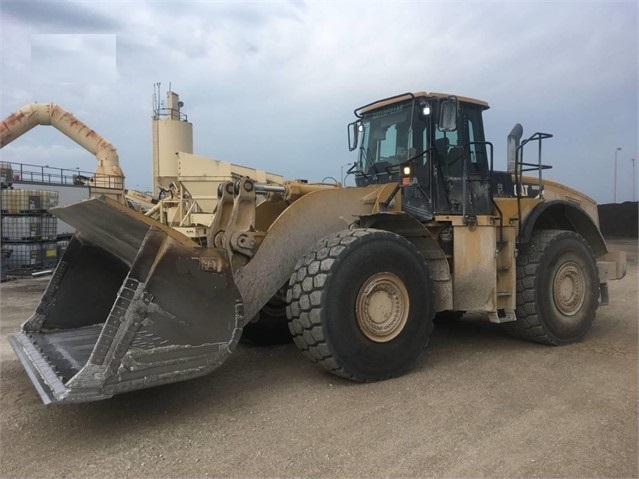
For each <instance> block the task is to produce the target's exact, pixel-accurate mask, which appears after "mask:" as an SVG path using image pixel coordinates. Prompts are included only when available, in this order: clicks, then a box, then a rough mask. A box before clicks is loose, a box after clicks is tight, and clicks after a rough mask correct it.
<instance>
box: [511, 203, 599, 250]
mask: <svg viewBox="0 0 639 479" xmlns="http://www.w3.org/2000/svg"><path fill="white" fill-rule="evenodd" d="M550 228H554V229H565V230H570V231H574V232H575V233H579V234H580V235H581V236H583V237H584V238H585V239H586V241H588V243H589V244H590V246H591V247H592V249H593V251H594V253H595V257H597V258H599V257H601V256H603V255H605V254H606V253H608V248H607V247H606V242H605V240H604V238H603V236H602V235H601V231H600V230H599V227H598V226H597V223H596V222H595V220H593V218H592V217H591V216H590V215H588V213H586V211H585V210H584V209H583V208H581V207H580V206H577V205H575V204H573V203H570V202H568V201H564V200H552V201H546V202H543V203H540V204H538V205H537V206H535V208H534V209H533V210H532V211H531V212H530V214H529V215H528V216H527V217H526V219H525V220H524V221H523V224H522V226H521V233H520V235H519V245H523V244H526V243H528V242H529V241H530V238H531V237H532V233H533V231H534V230H536V229H550Z"/></svg>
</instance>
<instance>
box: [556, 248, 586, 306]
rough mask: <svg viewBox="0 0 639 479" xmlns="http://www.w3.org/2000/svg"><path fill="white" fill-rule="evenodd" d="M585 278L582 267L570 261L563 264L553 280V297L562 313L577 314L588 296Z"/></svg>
mask: <svg viewBox="0 0 639 479" xmlns="http://www.w3.org/2000/svg"><path fill="white" fill-rule="evenodd" d="M584 286H585V280H584V275H583V272H582V271H581V268H579V266H578V265H577V263H575V262H573V261H570V262H567V263H564V264H563V265H561V267H560V268H559V269H558V270H557V273H556V274H555V279H554V281H553V299H554V302H555V306H556V307H557V309H558V310H559V311H561V313H562V314H564V315H566V316H572V315H574V314H576V313H577V312H578V311H579V309H580V308H581V306H582V305H583V303H584V300H585V298H586V294H585V292H586V289H585V287H584Z"/></svg>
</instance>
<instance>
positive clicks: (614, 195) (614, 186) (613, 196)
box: [612, 146, 621, 203]
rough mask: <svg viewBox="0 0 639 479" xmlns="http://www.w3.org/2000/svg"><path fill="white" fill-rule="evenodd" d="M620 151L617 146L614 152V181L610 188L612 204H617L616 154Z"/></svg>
mask: <svg viewBox="0 0 639 479" xmlns="http://www.w3.org/2000/svg"><path fill="white" fill-rule="evenodd" d="M620 151H621V147H620V146H618V147H617V149H616V150H615V181H614V182H613V187H612V202H613V203H617V153H618V152H620Z"/></svg>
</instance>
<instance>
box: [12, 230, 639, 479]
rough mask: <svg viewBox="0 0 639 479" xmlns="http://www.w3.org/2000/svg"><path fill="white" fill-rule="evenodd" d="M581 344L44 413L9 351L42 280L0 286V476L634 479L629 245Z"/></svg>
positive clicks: (433, 354)
mask: <svg viewBox="0 0 639 479" xmlns="http://www.w3.org/2000/svg"><path fill="white" fill-rule="evenodd" d="M609 243H610V244H611V246H612V247H613V248H615V249H624V250H626V251H627V252H628V254H629V271H628V276H627V277H626V278H625V279H624V280H622V281H616V282H611V283H610V297H611V303H612V304H611V305H610V306H608V307H603V308H601V309H600V310H599V312H598V316H597V321H595V323H594V325H593V328H592V329H591V331H590V332H589V334H588V335H587V336H586V337H585V338H584V339H583V340H582V341H581V342H579V343H577V344H573V345H569V346H564V347H550V346H543V345H538V344H533V343H526V342H522V341H519V340H516V339H512V338H510V337H508V336H507V335H505V334H504V333H503V332H502V330H501V329H500V328H499V327H497V326H495V325H492V324H489V323H488V322H485V321H481V320H480V318H476V317H465V318H464V319H463V320H461V321H458V322H454V323H444V324H438V325H437V326H436V328H435V332H434V334H433V337H432V340H431V343H430V345H429V347H428V348H427V349H426V351H425V352H424V354H423V355H422V356H421V358H420V359H419V360H418V362H417V364H416V365H415V367H414V368H413V370H412V371H411V372H410V373H409V374H407V375H405V376H403V377H401V378H397V379H393V380H390V381H385V382H382V383H376V384H355V383H351V382H349V381H345V380H341V379H339V378H336V377H334V376H331V375H329V374H327V373H325V372H323V371H322V370H321V369H319V368H317V367H316V366H314V365H313V364H311V363H310V362H308V361H307V360H306V359H304V358H303V356H302V355H301V354H300V353H299V352H298V351H297V350H296V349H295V347H294V345H292V344H288V345H281V346H273V347H262V348H256V347H247V346H243V345H241V346H240V347H239V348H238V350H237V352H236V353H235V354H234V355H233V356H232V357H231V359H230V360H229V361H228V362H227V363H226V364H224V366H222V367H221V368H220V369H219V370H218V371H216V372H215V373H214V374H212V375H210V376H207V377H204V378H201V379H196V380H192V381H188V382H185V383H181V384H174V385H169V386H164V387H159V388H155V389H150V390H145V391H139V392H134V393H130V394H125V395H121V396H116V397H114V398H113V399H110V400H106V401H101V402H96V403H89V404H80V405H67V406H50V407H45V406H44V405H43V404H42V403H41V401H40V398H39V397H38V395H37V393H36V391H35V389H34V388H33V386H32V385H31V383H30V381H29V379H28V378H27V375H26V374H25V372H24V371H23V369H22V367H21V365H20V363H19V362H18V360H17V359H16V357H15V355H14V354H13V351H12V350H11V348H10V346H9V345H8V343H7V341H6V336H7V335H8V334H10V333H13V332H15V331H17V330H18V328H19V325H20V323H21V322H22V321H23V320H24V319H26V318H27V317H28V316H29V315H30V314H31V313H32V312H33V310H34V309H35V306H36V304H37V302H38V300H39V297H40V295H41V294H42V291H43V290H44V287H45V286H46V283H47V281H48V278H45V279H36V280H33V279H30V280H17V281H12V282H9V283H4V284H2V286H1V288H0V293H1V299H0V305H1V309H0V313H1V320H0V336H1V338H0V366H1V370H0V433H1V435H0V440H1V443H0V446H1V448H0V451H1V457H0V477H3V478H9V477H16V478H19V477H34V478H36V477H37V478H49V477H50V478H64V477H119V478H129V477H130V478H138V477H243V478H244V477H246V478H248V477H275V476H277V477H432V476H435V477H637V476H638V474H639V471H638V459H637V456H638V446H637V444H638V430H637V424H638V422H637V410H638V409H637V406H638V404H637V399H638V388H637V383H638V354H637V337H638V336H637V322H638V321H637V319H638V299H637V298H638V294H637V293H638V291H639V289H638V284H637V278H638V275H637V240H636V239H619V240H611V241H610V242H609Z"/></svg>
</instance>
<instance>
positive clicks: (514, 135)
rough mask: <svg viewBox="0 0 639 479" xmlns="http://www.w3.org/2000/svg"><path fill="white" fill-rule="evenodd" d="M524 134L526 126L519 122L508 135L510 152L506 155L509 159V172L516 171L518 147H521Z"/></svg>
mask: <svg viewBox="0 0 639 479" xmlns="http://www.w3.org/2000/svg"><path fill="white" fill-rule="evenodd" d="M523 134H524V127H523V126H521V125H520V124H519V123H517V124H516V125H515V126H514V127H513V129H512V131H511V132H510V134H509V135H508V152H507V155H506V158H507V159H508V163H507V171H508V173H515V168H516V166H517V149H518V148H519V143H520V141H521V137H522V135H523Z"/></svg>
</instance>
